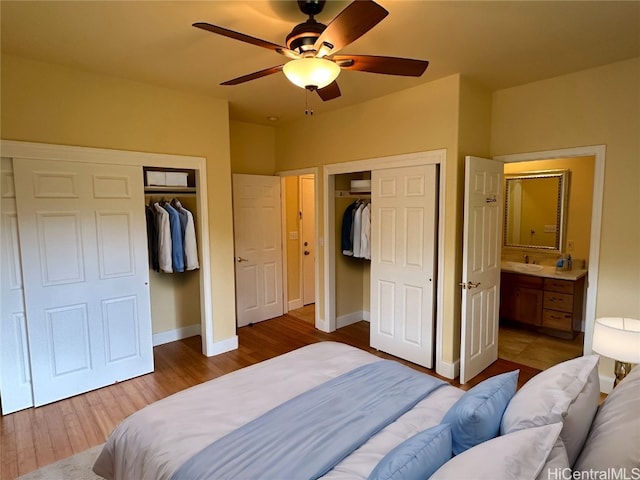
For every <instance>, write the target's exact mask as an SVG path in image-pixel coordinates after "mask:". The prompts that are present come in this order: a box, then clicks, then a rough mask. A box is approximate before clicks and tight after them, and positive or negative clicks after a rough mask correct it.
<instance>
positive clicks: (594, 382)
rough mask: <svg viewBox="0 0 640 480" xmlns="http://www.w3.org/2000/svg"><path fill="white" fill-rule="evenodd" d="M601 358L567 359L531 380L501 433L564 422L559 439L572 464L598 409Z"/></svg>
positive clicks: (514, 400) (507, 414)
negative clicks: (599, 361)
mask: <svg viewBox="0 0 640 480" xmlns="http://www.w3.org/2000/svg"><path fill="white" fill-rule="evenodd" d="M598 358H599V357H598V356H597V355H588V356H585V357H578V358H574V359H573V360H567V361H566V362H562V363H559V364H558V365H555V366H553V367H551V368H549V369H547V370H544V371H542V372H540V373H539V374H537V375H536V376H535V377H533V378H532V379H531V380H529V381H528V382H527V383H526V384H525V385H524V386H523V387H522V388H521V389H520V390H519V391H518V392H517V393H516V394H515V395H514V397H513V398H512V399H511V402H509V405H508V406H507V409H506V410H505V412H504V415H503V416H502V423H501V425H500V432H501V434H503V435H504V434H507V433H511V432H515V431H518V430H522V429H525V428H530V427H537V426H541V425H549V424H552V423H557V422H562V423H563V424H564V426H563V429H562V433H561V434H560V438H562V441H563V442H564V445H565V447H566V449H567V457H568V458H569V464H570V465H573V464H574V463H575V461H576V459H577V458H578V455H579V454H580V450H581V449H582V446H583V445H584V442H585V439H586V438H587V434H588V433H589V427H590V426H591V421H592V420H593V417H594V415H595V413H596V410H597V408H598V400H599V398H600V380H599V378H598V368H597V366H598Z"/></svg>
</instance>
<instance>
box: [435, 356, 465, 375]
mask: <svg viewBox="0 0 640 480" xmlns="http://www.w3.org/2000/svg"><path fill="white" fill-rule="evenodd" d="M436 373H437V374H438V375H442V376H443V377H444V378H449V379H451V380H453V379H454V378H457V377H459V376H460V359H458V360H456V361H455V362H453V363H449V362H445V361H444V360H436Z"/></svg>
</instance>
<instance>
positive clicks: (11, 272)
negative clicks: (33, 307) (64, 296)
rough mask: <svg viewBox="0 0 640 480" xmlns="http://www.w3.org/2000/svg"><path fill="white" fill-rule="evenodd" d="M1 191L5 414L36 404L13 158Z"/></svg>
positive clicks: (0, 358)
mask: <svg viewBox="0 0 640 480" xmlns="http://www.w3.org/2000/svg"><path fill="white" fill-rule="evenodd" d="M1 178H2V180H1V181H2V184H1V185H0V192H1V196H2V202H1V204H0V215H1V219H0V222H1V225H2V226H1V228H0V232H1V233H2V237H1V238H0V245H2V248H1V249H0V251H1V256H0V285H1V287H2V288H1V290H2V297H1V299H0V305H1V306H2V309H1V310H2V311H1V313H0V345H2V347H1V348H0V396H1V403H2V414H3V415H6V414H8V413H12V412H16V411H18V410H22V409H23V408H28V407H31V406H33V394H32V392H31V366H30V364H29V346H28V340H27V317H26V315H25V311H24V296H23V295H24V289H23V284H22V265H21V263H20V239H19V236H18V214H17V212H16V195H15V189H14V185H13V167H12V164H11V159H10V158H3V159H2V174H1Z"/></svg>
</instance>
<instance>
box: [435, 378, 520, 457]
mask: <svg viewBox="0 0 640 480" xmlns="http://www.w3.org/2000/svg"><path fill="white" fill-rule="evenodd" d="M519 373H520V370H514V371H513V372H507V373H503V374H501V375H496V376H495V377H491V378H488V379H487V380H485V381H484V382H481V383H479V384H478V385H476V386H475V387H473V388H472V389H471V390H469V391H467V392H465V394H464V395H463V396H462V397H460V398H459V399H458V401H457V402H456V403H454V404H453V406H452V407H451V408H450V409H449V411H448V412H447V413H446V414H445V416H444V418H443V419H442V422H441V423H448V424H449V425H451V439H452V443H453V454H454V455H458V454H460V453H462V452H464V451H465V450H467V449H469V448H471V447H474V446H475V445H478V444H479V443H482V442H484V441H486V440H490V439H492V438H494V437H496V436H497V435H498V431H499V430H500V421H501V420H502V414H503V413H504V411H505V409H506V408H507V405H508V404H509V401H510V400H511V397H513V395H514V394H515V393H516V386H517V384H518V374H519Z"/></svg>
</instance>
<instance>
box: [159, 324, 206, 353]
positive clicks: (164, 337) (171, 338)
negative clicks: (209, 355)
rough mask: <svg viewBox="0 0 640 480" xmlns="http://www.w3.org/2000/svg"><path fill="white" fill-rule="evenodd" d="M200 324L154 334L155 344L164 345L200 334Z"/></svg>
mask: <svg viewBox="0 0 640 480" xmlns="http://www.w3.org/2000/svg"><path fill="white" fill-rule="evenodd" d="M200 332H201V330H200V324H199V323H197V324H195V325H189V326H187V327H181V328H176V329H175V330H167V331H166V332H160V333H154V334H153V346H154V347H157V346H158V345H163V344H165V343H169V342H175V341H176V340H182V339H183V338H189V337H194V336H196V335H200Z"/></svg>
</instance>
